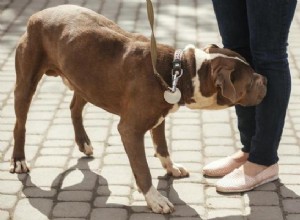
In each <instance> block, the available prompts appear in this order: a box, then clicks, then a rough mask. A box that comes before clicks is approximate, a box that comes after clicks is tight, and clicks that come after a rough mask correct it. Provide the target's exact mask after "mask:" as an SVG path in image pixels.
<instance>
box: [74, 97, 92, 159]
mask: <svg viewBox="0 0 300 220" xmlns="http://www.w3.org/2000/svg"><path fill="white" fill-rule="evenodd" d="M86 103H87V101H85V100H84V99H83V98H82V97H81V96H80V95H78V94H77V93H76V92H74V95H73V99H72V102H71V105H70V109H71V117H72V122H73V127H74V132H75V140H76V143H77V145H78V147H79V150H80V151H81V152H83V153H84V154H86V155H87V156H90V155H92V154H93V147H92V145H91V141H90V139H89V137H88V135H87V134H86V131H85V129H84V126H83V122H82V110H83V108H84V106H85V104H86Z"/></svg>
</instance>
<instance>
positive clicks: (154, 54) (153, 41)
mask: <svg viewBox="0 0 300 220" xmlns="http://www.w3.org/2000/svg"><path fill="white" fill-rule="evenodd" d="M147 13H148V20H149V23H150V27H151V32H152V34H151V47H150V53H151V60H152V66H153V71H154V75H155V76H156V77H157V78H158V80H159V81H160V83H161V85H162V86H163V87H164V89H165V90H169V91H172V89H171V88H170V87H169V85H168V84H167V83H166V81H165V80H164V79H163V78H162V76H161V75H160V74H159V73H158V72H157V70H156V61H157V45H156V39H155V36H154V28H153V26H154V11H153V5H152V2H151V0H147Z"/></svg>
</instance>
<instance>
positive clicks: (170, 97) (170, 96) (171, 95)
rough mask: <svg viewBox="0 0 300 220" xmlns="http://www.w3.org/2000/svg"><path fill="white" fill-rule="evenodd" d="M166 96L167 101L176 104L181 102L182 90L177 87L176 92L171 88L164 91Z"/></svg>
mask: <svg viewBox="0 0 300 220" xmlns="http://www.w3.org/2000/svg"><path fill="white" fill-rule="evenodd" d="M164 98H165V101H166V102H167V103H169V104H176V103H178V102H179V100H180V98H181V92H180V90H179V89H178V88H176V90H175V92H171V91H169V90H166V91H165V92H164Z"/></svg>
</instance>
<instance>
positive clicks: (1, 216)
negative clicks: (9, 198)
mask: <svg viewBox="0 0 300 220" xmlns="http://www.w3.org/2000/svg"><path fill="white" fill-rule="evenodd" d="M9 219H10V218H9V212H7V211H3V210H0V220H9Z"/></svg>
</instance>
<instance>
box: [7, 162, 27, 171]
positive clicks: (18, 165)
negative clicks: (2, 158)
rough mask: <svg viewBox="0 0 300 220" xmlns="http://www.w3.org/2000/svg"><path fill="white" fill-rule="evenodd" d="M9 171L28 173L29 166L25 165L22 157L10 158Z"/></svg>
mask: <svg viewBox="0 0 300 220" xmlns="http://www.w3.org/2000/svg"><path fill="white" fill-rule="evenodd" d="M9 172H11V173H28V172H29V167H28V166H27V164H26V162H25V159H22V160H17V159H11V161H10V169H9Z"/></svg>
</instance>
